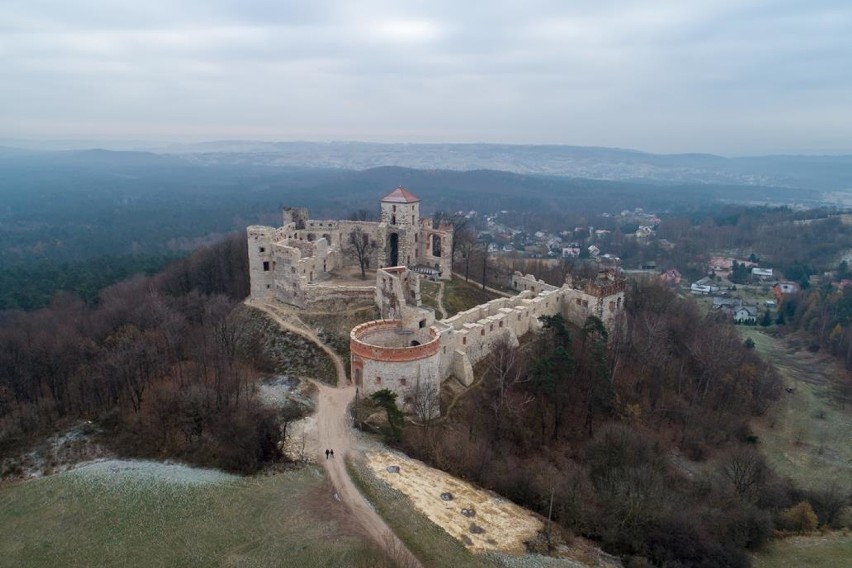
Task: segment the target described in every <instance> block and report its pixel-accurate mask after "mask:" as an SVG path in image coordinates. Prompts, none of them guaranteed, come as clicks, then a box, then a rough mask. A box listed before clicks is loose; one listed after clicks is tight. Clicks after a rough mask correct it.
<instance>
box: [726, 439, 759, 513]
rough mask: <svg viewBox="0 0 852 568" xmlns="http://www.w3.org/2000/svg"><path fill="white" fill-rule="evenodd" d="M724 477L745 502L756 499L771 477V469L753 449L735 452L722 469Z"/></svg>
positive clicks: (740, 449)
mask: <svg viewBox="0 0 852 568" xmlns="http://www.w3.org/2000/svg"><path fill="white" fill-rule="evenodd" d="M721 473H722V476H723V477H725V478H726V479H727V480H728V481H730V482H731V484H732V485H733V487H734V490H735V491H736V492H737V494H738V495H739V496H740V497H742V498H743V499H745V500H748V501H751V500H753V499H755V498H756V496H757V492H758V491H759V490H760V487H761V486H762V485H763V484H764V483H765V482H766V480H767V478H768V476H769V468H768V467H767V466H766V462H765V461H764V459H763V456H761V455H760V453H759V452H757V451H756V450H754V449H752V448H738V449H736V450H734V451H733V452H732V453H731V455H730V456H729V457H728V459H727V460H726V461H725V463H724V464H723V465H722V467H721Z"/></svg>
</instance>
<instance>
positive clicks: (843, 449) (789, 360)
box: [741, 327, 852, 488]
mask: <svg viewBox="0 0 852 568" xmlns="http://www.w3.org/2000/svg"><path fill="white" fill-rule="evenodd" d="M741 331H742V333H743V336H744V337H751V338H752V340H754V342H755V348H756V349H757V350H758V351H759V352H760V353H761V354H762V355H764V356H765V357H766V358H767V359H768V360H770V361H772V362H773V363H774V364H775V367H776V368H777V369H778V371H779V372H780V373H781V375H782V377H783V378H784V383H785V386H786V387H789V388H790V389H792V392H784V393H782V398H781V400H780V401H778V403H777V404H775V406H774V407H773V408H772V409H771V410H770V412H769V413H768V415H767V416H765V417H763V418H761V419H760V420H759V421H756V423H755V425H754V428H755V433H756V434H757V435H758V436H759V438H760V442H761V447H762V449H763V451H764V453H765V455H766V457H767V459H768V460H769V463H770V465H772V467H773V468H774V469H775V471H776V472H778V473H779V474H781V475H783V476H785V477H789V478H790V479H792V480H793V481H794V482H795V483H796V484H797V485H799V486H800V487H805V488H816V487H819V486H821V485H824V484H826V483H829V482H831V481H841V482H842V481H844V480H845V481H846V483H848V484H850V485H852V444H850V443H849V441H850V440H852V408H848V407H847V408H845V409H844V408H841V407H839V406H838V405H837V404H836V403H835V402H834V400H833V399H832V397H831V381H832V379H833V377H834V376H835V374H836V373H839V372H841V371H840V369H838V367H837V362H836V361H835V360H834V359H833V358H832V357H830V356H829V355H825V354H823V353H811V352H810V351H808V350H807V349H806V348H805V345H804V343H803V342H801V343H797V342H795V340H794V341H787V340H784V339H775V338H773V337H770V336H768V335H766V334H764V333H761V331H760V328H749V327H743V328H741Z"/></svg>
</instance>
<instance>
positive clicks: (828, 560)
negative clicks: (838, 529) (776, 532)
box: [752, 533, 852, 568]
mask: <svg viewBox="0 0 852 568" xmlns="http://www.w3.org/2000/svg"><path fill="white" fill-rule="evenodd" d="M752 558H753V560H754V563H753V564H752V565H753V566H754V568H800V567H802V566H808V567H821V568H846V567H847V566H849V565H850V563H852V535H845V536H844V535H843V534H840V533H832V534H830V535H826V536H797V537H791V538H787V539H784V540H779V541H775V542H773V543H772V544H770V545H769V546H768V547H767V549H766V550H765V551H764V552H761V553H760V554H756V555H754V556H753V557H752Z"/></svg>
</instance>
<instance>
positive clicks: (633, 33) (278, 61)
mask: <svg viewBox="0 0 852 568" xmlns="http://www.w3.org/2000/svg"><path fill="white" fill-rule="evenodd" d="M0 22H2V23H0V27H2V29H3V33H2V34H0V53H3V55H4V57H3V62H2V63H0V70H2V71H3V74H4V77H5V81H4V83H5V85H6V88H5V89H3V91H2V93H0V125H2V126H0V139H17V140H53V141H55V140H66V141H71V140H99V141H108V140H113V141H116V142H117V143H121V142H122V141H140V140H151V141H154V142H162V143H185V142H198V141H201V140H262V141H272V140H305V141H312V142H327V141H332V140H361V141H365V142H384V143H398V142H413V143H495V144H545V145H551V144H554V145H573V146H595V147H605V148H635V149H638V150H641V151H644V152H651V153H711V154H717V155H723V156H743V155H766V154H811V155H812V154H837V153H848V152H850V151H852V141H850V135H849V133H850V132H852V128H850V127H852V113H850V112H849V105H848V101H849V100H850V90H851V89H850V79H849V77H848V75H846V74H843V73H839V72H838V70H839V69H842V68H843V66H844V63H845V62H846V61H848V60H849V59H850V56H852V41H850V39H849V35H848V33H847V32H848V29H849V27H850V24H852V7H850V6H849V5H848V4H846V3H842V2H839V1H829V0H820V1H816V2H810V3H807V5H804V4H801V3H793V2H782V3H767V2H764V1H759V0H745V1H738V2H730V1H723V2H719V1H715V2H709V1H701V2H695V3H689V4H688V5H686V4H684V3H682V2H675V1H672V0H656V1H652V2H642V3H637V2H633V1H629V0H610V1H607V2H601V3H597V4H595V5H594V6H589V5H586V4H584V3H573V2H572V3H557V2H551V1H547V0H537V1H535V2H533V4H532V5H529V4H527V5H525V6H524V7H523V8H521V7H519V6H517V5H514V4H512V3H509V2H498V3H497V4H494V3H493V2H489V3H488V4H487V5H486V4H480V3H473V4H465V5H464V6H460V5H458V4H457V3H452V2H444V1H439V2H429V3H425V2H415V3H407V4H406V5H404V6H403V5H400V4H398V3H391V2H386V1H384V0H368V1H367V2H365V3H359V4H358V6H357V8H356V7H355V6H354V5H351V4H350V3H346V2H340V1H337V0H331V1H324V2H320V3H316V4H311V5H310V6H308V5H304V4H303V3H299V2H276V3H269V2H260V3H251V4H250V5H246V4H244V3H239V2H233V1H230V0H216V1H214V2H204V3H196V2H188V3H183V4H182V5H181V6H174V5H172V4H170V3H163V2H162V1H161V0H152V2H148V3H145V4H144V5H143V4H140V3H136V2H114V3H108V4H102V3H101V2H98V1H96V0H76V1H73V2H58V1H55V0H45V1H41V2H29V1H28V2H23V1H21V0H11V1H10V2H9V3H7V4H6V5H5V6H4V15H3V18H2V20H1V21H0Z"/></svg>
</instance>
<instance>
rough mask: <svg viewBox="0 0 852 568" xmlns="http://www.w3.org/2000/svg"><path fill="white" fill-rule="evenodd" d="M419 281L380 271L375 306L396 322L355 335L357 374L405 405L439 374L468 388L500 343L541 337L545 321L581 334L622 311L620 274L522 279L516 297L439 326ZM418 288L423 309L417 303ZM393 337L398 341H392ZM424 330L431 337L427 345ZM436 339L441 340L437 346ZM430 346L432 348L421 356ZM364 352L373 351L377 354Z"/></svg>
mask: <svg viewBox="0 0 852 568" xmlns="http://www.w3.org/2000/svg"><path fill="white" fill-rule="evenodd" d="M412 276H414V281H413V282H412V280H411V277H412ZM416 278H417V277H416V276H415V275H412V274H411V273H410V272H409V271H408V270H406V269H405V268H400V269H385V270H383V271H379V273H378V275H377V286H376V303H377V304H378V305H379V309H380V311H381V313H382V314H383V317H387V316H389V315H392V316H394V317H393V318H390V319H386V320H377V321H375V322H367V323H366V324H362V325H361V326H358V327H356V328H355V329H353V331H352V334H351V336H350V339H351V341H350V348H351V350H352V353H353V356H352V369H353V374H354V376H355V377H356V383H357V384H358V385H360V386H361V387H362V388H363V389H364V392H365V393H366V394H368V395H369V394H370V393H372V392H375V391H376V390H380V389H382V388H389V389H391V390H394V392H397V394H398V395H399V397H400V400H406V398H408V397H410V390H411V388H410V385H412V384H413V383H414V382H415V381H417V380H420V381H426V382H432V381H433V379H432V374H431V373H432V372H433V370H434V372H435V375H434V376H435V380H436V381H438V383H440V381H443V380H445V379H447V378H448V377H450V376H455V377H456V378H457V379H458V380H459V381H461V382H462V383H463V384H465V385H470V384H471V383H472V382H473V378H474V376H473V366H474V365H476V363H478V362H479V361H481V360H482V359H484V358H485V357H487V356H488V355H489V354H490V353H491V352H492V351H493V350H494V346H495V345H497V344H498V343H499V342H507V343H508V344H509V345H511V346H517V345H518V338H520V337H522V336H524V335H526V334H527V333H530V332H534V331H538V330H539V329H540V328H541V326H542V324H541V321H540V320H539V318H540V317H542V316H554V315H556V314H562V316H563V317H565V318H566V319H567V320H568V321H570V322H571V323H573V324H575V325H578V326H582V325H583V324H584V323H585V321H586V319H587V318H588V317H589V316H596V317H598V318H600V319H601V321H603V323H604V325H605V326H606V327H608V328H611V327H612V325H613V324H614V322H615V317H616V315H617V313H618V311H619V310H620V309H622V307H623V297H624V281H623V280H622V279H620V278H618V277H616V275H615V274H614V273H605V274H603V275H602V277H601V278H598V279H594V280H577V281H576V282H573V281H571V282H566V284H565V285H564V286H562V287H556V286H552V285H549V284H546V283H545V282H542V281H540V280H537V279H536V278H535V277H533V276H531V275H522V274H520V273H516V274H515V275H514V276H513V277H512V286H513V288H515V289H516V290H520V292H519V293H518V295H517V296H514V297H511V298H498V299H496V300H491V301H490V302H486V303H485V304H481V305H479V306H475V307H473V308H471V309H469V310H466V311H464V312H460V313H458V314H456V315H455V316H453V317H451V318H447V319H444V320H440V321H434V320H431V319H429V318H428V317H424V311H423V309H422V308H420V307H419V305H418V304H419V286H417V285H416ZM404 285H405V286H404ZM575 286H577V287H575ZM415 287H416V288H417V291H418V294H417V296H416V297H417V298H418V300H417V302H415V301H413V299H414V298H415V295H414V293H413V289H414V288H415ZM406 295H408V297H409V298H410V301H408V302H406V301H403V300H402V299H403V298H405V297H406ZM391 329H392V330H393V334H395V335H393V336H390V335H388V333H389V331H388V330H391ZM424 329H429V333H430V336H429V337H430V339H429V340H428V341H426V340H425V336H424V335H423V330H424ZM376 330H381V331H382V333H379V332H378V331H376ZM406 334H408V335H406ZM418 334H419V335H418ZM431 334H436V336H437V343H436V341H435V340H434V339H431V338H432V335H431ZM403 337H408V338H409V340H410V341H416V342H417V343H418V344H419V345H418V346H414V347H412V346H408V347H406V346H405V345H404V342H402V339H400V338H403ZM391 339H394V340H396V341H397V343H393V344H392V343H391ZM426 343H428V345H429V348H428V349H422V350H421V349H420V347H421V346H423V345H425V344H426ZM361 344H366V345H370V346H371V347H372V350H367V349H366V348H365V347H363V345H361ZM409 345H410V344H409ZM377 346H378V347H382V349H379V348H377ZM409 349H414V350H412V351H407V350H409ZM399 350H402V351H399ZM426 360H428V363H425V361H426ZM407 385H408V386H407Z"/></svg>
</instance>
